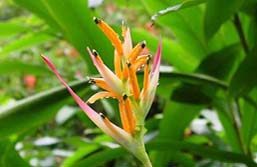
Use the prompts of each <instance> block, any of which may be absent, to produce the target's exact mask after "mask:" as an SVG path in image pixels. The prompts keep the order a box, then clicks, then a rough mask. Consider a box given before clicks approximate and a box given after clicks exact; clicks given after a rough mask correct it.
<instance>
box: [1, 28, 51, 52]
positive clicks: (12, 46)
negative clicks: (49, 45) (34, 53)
mask: <svg viewBox="0 0 257 167" xmlns="http://www.w3.org/2000/svg"><path fill="white" fill-rule="evenodd" d="M52 39H53V37H52V36H50V35H47V34H44V33H40V32H39V33H34V34H27V35H24V36H22V37H21V38H19V39H17V40H15V41H12V42H10V43H8V44H7V45H5V46H4V47H3V48H2V49H1V50H0V54H1V55H2V57H3V55H8V54H9V53H11V52H17V51H20V50H23V49H27V48H30V47H32V46H34V45H38V44H41V43H44V42H46V41H50V40H52Z"/></svg>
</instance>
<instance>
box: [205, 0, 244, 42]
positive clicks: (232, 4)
mask: <svg viewBox="0 0 257 167" xmlns="http://www.w3.org/2000/svg"><path fill="white" fill-rule="evenodd" d="M242 2H243V1H242V0H226V1H224V0H208V3H207V7H206V11H205V18H204V31H205V36H206V38H207V39H210V38H211V37H212V36H213V35H214V34H215V33H216V32H217V31H218V29H219V28H220V26H221V25H222V24H223V23H224V22H226V21H227V20H228V19H230V17H231V16H232V15H233V14H234V13H235V12H237V10H238V9H239V8H240V6H241V4H242Z"/></svg>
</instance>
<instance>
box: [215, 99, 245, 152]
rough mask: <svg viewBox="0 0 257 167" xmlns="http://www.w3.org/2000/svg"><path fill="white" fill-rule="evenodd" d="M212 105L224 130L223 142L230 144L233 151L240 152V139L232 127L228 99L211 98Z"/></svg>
mask: <svg viewBox="0 0 257 167" xmlns="http://www.w3.org/2000/svg"><path fill="white" fill-rule="evenodd" d="M213 106H214V108H215V110H216V111H217V114H218V116H219V120H220V122H221V124H222V126H223V128H224V131H225V134H224V135H225V142H226V143H227V144H229V145H230V146H231V150H232V151H234V152H238V153H239V152H241V148H240V141H239V140H238V136H237V132H236V130H235V128H234V123H233V121H232V120H233V119H232V118H231V113H232V112H231V111H230V110H229V106H228V101H227V100H226V99H225V98H224V97H216V98H214V100H213Z"/></svg>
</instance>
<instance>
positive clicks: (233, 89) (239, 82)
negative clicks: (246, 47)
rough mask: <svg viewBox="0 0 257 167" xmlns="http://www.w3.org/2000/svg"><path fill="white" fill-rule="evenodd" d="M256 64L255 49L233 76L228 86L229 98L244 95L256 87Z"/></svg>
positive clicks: (256, 50) (256, 55)
mask: <svg viewBox="0 0 257 167" xmlns="http://www.w3.org/2000/svg"><path fill="white" fill-rule="evenodd" d="M256 62H257V47H255V48H254V50H253V51H251V53H250V54H249V55H248V56H247V57H246V58H245V59H244V61H243V62H242V63H241V64H240V65H239V68H238V69H237V71H236V72H235V74H234V75H233V78H232V80H231V82H230V85H229V93H230V95H231V96H234V97H235V96H240V95H245V94H247V93H248V92H249V91H250V90H251V89H252V88H254V87H255V86H256V85H257V77H256V71H257V66H256Z"/></svg>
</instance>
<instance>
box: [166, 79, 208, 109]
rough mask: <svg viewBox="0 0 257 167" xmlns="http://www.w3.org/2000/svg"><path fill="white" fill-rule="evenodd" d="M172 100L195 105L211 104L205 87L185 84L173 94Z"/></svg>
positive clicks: (179, 86) (178, 87)
mask: <svg viewBox="0 0 257 167" xmlns="http://www.w3.org/2000/svg"><path fill="white" fill-rule="evenodd" d="M171 100H173V101H176V102H183V103H190V104H194V105H199V104H210V103H211V97H210V96H208V95H207V94H206V93H205V92H204V85H196V84H189V83H183V84H181V85H178V86H177V87H176V89H175V90H174V91H173V92H172V96H171Z"/></svg>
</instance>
